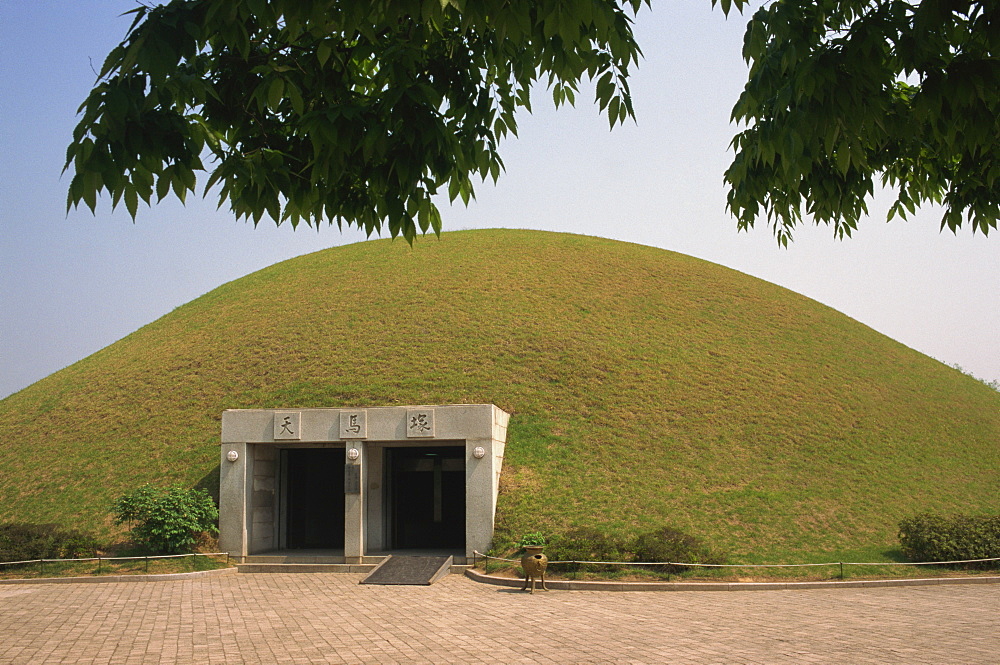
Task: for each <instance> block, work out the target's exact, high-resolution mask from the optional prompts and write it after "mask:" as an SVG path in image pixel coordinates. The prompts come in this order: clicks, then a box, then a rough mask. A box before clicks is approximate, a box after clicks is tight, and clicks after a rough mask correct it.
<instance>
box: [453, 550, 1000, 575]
mask: <svg viewBox="0 0 1000 665" xmlns="http://www.w3.org/2000/svg"><path fill="white" fill-rule="evenodd" d="M479 558H482V559H484V560H485V561H486V563H487V565H489V562H490V561H491V560H492V561H504V562H508V563H520V562H521V560H520V559H505V558H503V557H496V556H491V555H489V554H483V553H482V552H479V551H476V550H473V552H472V565H473V566H475V565H476V562H477V559H479ZM991 561H1000V557H993V558H989V559H961V560H957V561H877V562H857V561H830V562H825V563H684V562H679V561H576V560H566V561H559V560H550V561H549V565H550V566H551V565H558V564H575V565H587V566H627V567H636V566H638V567H643V566H677V567H684V568H805V567H818V566H830V567H832V566H839V567H840V578H841V579H843V578H844V566H948V565H955V564H963V563H988V562H991Z"/></svg>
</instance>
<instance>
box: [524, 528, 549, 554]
mask: <svg viewBox="0 0 1000 665" xmlns="http://www.w3.org/2000/svg"><path fill="white" fill-rule="evenodd" d="M518 546H519V547H520V548H521V549H522V550H523V549H524V548H525V547H545V536H544V535H543V534H542V533H541V532H538V531H535V532H534V533H526V534H524V535H523V536H521V542H520V543H518Z"/></svg>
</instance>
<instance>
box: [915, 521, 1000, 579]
mask: <svg viewBox="0 0 1000 665" xmlns="http://www.w3.org/2000/svg"><path fill="white" fill-rule="evenodd" d="M899 542H900V545H901V546H902V550H903V556H905V557H906V558H907V559H909V560H910V561H962V560H966V559H990V558H996V557H1000V515H950V516H946V515H937V514H933V513H922V514H920V515H915V516H914V517H910V518H908V519H905V520H903V521H901V522H900V523H899ZM997 563H998V562H996V561H993V562H984V563H981V564H966V565H968V566H969V567H978V568H996V567H998V566H997Z"/></svg>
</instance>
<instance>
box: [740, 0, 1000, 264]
mask: <svg viewBox="0 0 1000 665" xmlns="http://www.w3.org/2000/svg"><path fill="white" fill-rule="evenodd" d="M743 54H744V57H745V58H746V60H747V61H748V62H749V63H750V65H751V69H750V75H749V80H748V82H747V85H746V88H745V89H744V91H743V94H742V95H741V97H740V98H739V101H738V102H737V104H736V106H735V108H734V109H733V119H734V120H737V121H741V122H744V123H746V124H747V128H746V129H745V130H744V131H742V132H741V133H739V134H738V135H737V136H736V137H735V139H734V140H733V145H734V147H735V149H736V157H735V159H734V161H733V163H732V165H731V166H730V168H729V169H728V171H727V172H726V175H725V180H726V182H727V183H728V184H729V186H730V192H729V197H728V206H729V208H730V210H731V211H732V212H733V214H734V215H735V216H736V218H737V220H738V224H739V226H740V228H741V229H745V228H748V227H750V226H752V225H753V224H754V222H755V221H756V220H757V219H758V218H760V217H761V216H762V215H765V216H766V217H767V219H768V222H769V224H770V225H771V226H772V228H773V229H774V232H775V234H776V236H777V238H778V241H779V242H780V243H782V244H787V242H788V240H789V238H790V236H791V233H792V229H793V228H794V227H795V226H796V225H797V224H798V223H799V222H800V221H801V220H802V217H803V214H805V215H808V216H811V217H812V218H813V220H814V221H816V222H817V223H820V222H823V223H828V224H832V225H833V227H834V230H835V233H836V234H837V235H838V236H839V237H844V236H850V234H851V231H852V230H853V229H855V228H856V227H857V223H858V221H859V219H861V218H862V216H864V215H866V214H867V207H866V200H867V198H868V197H870V196H871V195H872V194H873V192H874V187H875V179H876V177H879V178H880V179H881V181H882V183H883V184H887V185H890V186H895V188H896V191H897V193H898V194H897V199H896V202H895V203H894V204H893V206H892V207H891V209H890V210H889V218H890V219H891V218H892V217H893V216H895V215H897V214H898V215H900V216H902V217H904V218H905V217H906V215H907V214H908V213H912V212H914V210H915V209H916V207H917V206H919V205H921V204H924V203H940V204H942V205H943V207H944V216H943V218H942V221H941V226H942V229H943V228H949V229H951V230H952V231H955V230H956V229H958V228H959V227H960V226H961V225H963V224H971V226H972V228H973V230H974V231H976V230H978V231H982V232H983V233H984V234H985V233H988V232H989V231H990V229H991V228H994V229H995V228H996V224H997V219H998V217H1000V147H998V146H1000V3H998V2H997V1H996V0H921V1H912V2H905V1H903V0H777V1H776V2H773V3H770V4H768V5H767V6H765V7H763V8H762V9H760V10H759V11H758V12H757V13H756V14H755V15H754V17H753V19H752V20H751V21H750V23H749V25H748V28H747V32H746V37H745V41H744V48H743Z"/></svg>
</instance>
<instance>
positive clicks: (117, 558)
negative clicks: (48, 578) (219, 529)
mask: <svg viewBox="0 0 1000 665" xmlns="http://www.w3.org/2000/svg"><path fill="white" fill-rule="evenodd" d="M223 555H225V557H226V565H229V552H194V553H190V554H157V555H147V556H103V557H102V556H95V557H83V558H79V559H27V560H25V561H0V566H17V565H29V564H36V563H37V564H38V574H39V575H44V574H45V564H47V563H84V562H87V561H96V562H97V574H98V575H100V574H101V567H102V565H103V563H104V562H106V561H144V562H145V572H146V573H148V572H149V562H150V560H153V561H156V560H159V559H181V558H187V557H199V556H223ZM192 561H193V559H192Z"/></svg>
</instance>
